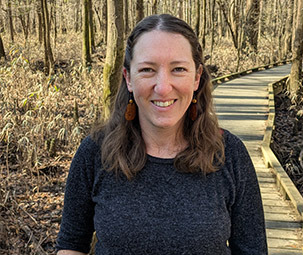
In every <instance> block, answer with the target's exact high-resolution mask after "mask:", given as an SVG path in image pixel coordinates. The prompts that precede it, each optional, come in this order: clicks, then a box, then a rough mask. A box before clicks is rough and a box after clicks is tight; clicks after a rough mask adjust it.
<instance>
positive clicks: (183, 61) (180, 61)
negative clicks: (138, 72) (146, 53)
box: [138, 60, 190, 66]
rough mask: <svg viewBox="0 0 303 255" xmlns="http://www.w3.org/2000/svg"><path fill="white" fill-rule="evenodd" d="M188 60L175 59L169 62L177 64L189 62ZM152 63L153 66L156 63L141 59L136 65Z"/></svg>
mask: <svg viewBox="0 0 303 255" xmlns="http://www.w3.org/2000/svg"><path fill="white" fill-rule="evenodd" d="M189 63H190V62H189V61H186V60H176V61H172V62H171V63H170V64H171V65H177V64H189ZM144 64H145V65H152V66H155V65H157V64H156V63H155V62H152V61H142V62H139V63H138V65H144Z"/></svg>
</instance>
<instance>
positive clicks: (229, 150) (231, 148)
mask: <svg viewBox="0 0 303 255" xmlns="http://www.w3.org/2000/svg"><path fill="white" fill-rule="evenodd" d="M222 130H223V141H224V146H225V154H226V156H228V155H230V154H238V153H246V152H247V149H246V147H245V145H244V143H243V142H242V141H241V139H240V138H239V137H238V136H236V135H235V134H233V133H231V132H230V131H228V130H226V129H222Z"/></svg>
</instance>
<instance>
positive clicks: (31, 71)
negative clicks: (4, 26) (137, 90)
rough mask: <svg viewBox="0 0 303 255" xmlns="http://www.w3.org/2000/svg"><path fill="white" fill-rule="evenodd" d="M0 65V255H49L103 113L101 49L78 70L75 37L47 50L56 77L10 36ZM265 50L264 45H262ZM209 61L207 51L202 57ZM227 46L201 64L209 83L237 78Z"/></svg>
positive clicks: (259, 60) (252, 61) (246, 62)
mask: <svg viewBox="0 0 303 255" xmlns="http://www.w3.org/2000/svg"><path fill="white" fill-rule="evenodd" d="M3 40H4V44H5V48H6V53H7V60H6V61H2V62H1V63H0V179H1V183H0V254H22V255H23V254H54V247H55V239H56V236H57V233H58V230H59V225H60V220H61V213H62V207H63V196H64V187H65V181H66V177H67V172H68V168H69V165H70V162H71V159H72V156H73V154H74V153H75V151H76V149H77V147H78V146H79V143H80V142H81V140H82V139H83V138H84V137H85V136H86V135H87V134H88V133H89V130H90V128H91V127H92V125H93V124H94V123H96V122H98V120H99V119H100V115H101V113H102V99H101V95H102V67H103V62H104V52H105V47H104V46H102V45H100V46H98V47H96V49H95V53H94V54H93V61H94V62H93V65H92V68H91V69H90V70H89V71H88V70H85V69H84V68H83V67H82V66H81V63H80V61H81V35H80V34H71V35H68V34H65V35H59V36H58V38H57V40H56V44H53V52H54V58H55V60H56V66H55V70H56V73H55V74H54V75H52V76H50V77H47V76H45V75H44V73H43V65H44V63H43V48H42V46H41V45H40V44H39V43H38V42H37V39H36V38H33V39H29V40H28V41H27V42H26V43H24V41H23V40H22V39H21V38H19V41H18V38H17V37H16V42H15V43H14V44H13V45H9V44H7V43H5V42H7V41H9V39H8V38H7V37H6V36H5V35H4V36H3ZM264 45H266V41H265V42H264ZM267 52H268V50H267V48H266V47H265V46H264V47H263V48H262V49H260V52H259V55H258V56H250V55H244V56H243V58H242V59H241V63H242V64H241V70H244V69H248V68H251V67H254V66H256V65H257V64H259V65H263V64H268V63H269V62H270V59H271V57H269V56H267V55H266V53H267ZM207 54H209V52H208V49H206V51H205V56H206V55H207ZM235 63H236V51H235V50H234V49H233V47H232V44H231V42H229V41H220V42H217V44H216V45H215V48H214V52H213V57H212V60H211V59H209V60H207V61H206V64H207V65H210V67H211V68H212V75H213V77H216V76H219V75H223V74H227V73H231V72H235V71H236V64H235Z"/></svg>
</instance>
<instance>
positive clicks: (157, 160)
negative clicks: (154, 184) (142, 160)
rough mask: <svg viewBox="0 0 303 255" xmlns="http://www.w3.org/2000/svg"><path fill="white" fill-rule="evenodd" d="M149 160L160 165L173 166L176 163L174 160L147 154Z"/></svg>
mask: <svg viewBox="0 0 303 255" xmlns="http://www.w3.org/2000/svg"><path fill="white" fill-rule="evenodd" d="M147 160H148V161H150V162H152V163H160V164H173V163H174V158H159V157H154V156H151V155H149V154H147Z"/></svg>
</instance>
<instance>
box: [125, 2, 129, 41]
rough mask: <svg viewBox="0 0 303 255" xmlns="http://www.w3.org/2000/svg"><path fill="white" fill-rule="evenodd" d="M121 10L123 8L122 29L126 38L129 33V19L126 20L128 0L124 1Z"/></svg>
mask: <svg viewBox="0 0 303 255" xmlns="http://www.w3.org/2000/svg"><path fill="white" fill-rule="evenodd" d="M123 8H124V28H125V31H124V34H125V36H126V37H127V36H128V34H129V32H130V29H129V19H128V8H129V5H128V0H124V3H123Z"/></svg>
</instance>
